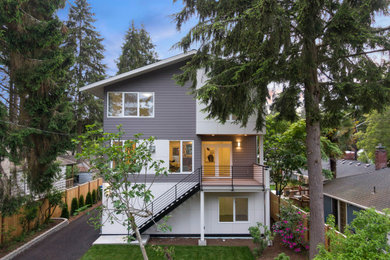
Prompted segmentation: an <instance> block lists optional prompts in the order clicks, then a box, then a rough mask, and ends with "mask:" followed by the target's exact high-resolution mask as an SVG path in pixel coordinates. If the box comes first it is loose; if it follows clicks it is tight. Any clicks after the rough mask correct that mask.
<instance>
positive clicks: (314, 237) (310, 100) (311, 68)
mask: <svg viewBox="0 0 390 260" xmlns="http://www.w3.org/2000/svg"><path fill="white" fill-rule="evenodd" d="M305 5H306V6H305V7H304V10H303V11H302V17H304V18H303V19H302V20H301V23H302V31H303V38H304V39H303V49H302V57H303V60H302V62H303V75H302V76H303V77H304V87H305V92H304V95H305V113H306V153H307V168H308V172H309V196H310V230H309V232H310V241H309V242H310V250H309V257H310V259H313V258H314V257H315V255H316V254H317V253H318V250H317V246H318V245H319V244H325V223H324V202H323V182H322V165H321V146H320V134H321V133H320V119H321V112H320V105H319V104H320V99H321V95H320V86H319V83H318V73H317V66H318V57H317V46H316V35H317V28H316V24H318V21H317V19H318V17H319V13H320V7H319V5H320V3H319V2H318V1H305Z"/></svg>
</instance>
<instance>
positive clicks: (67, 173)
mask: <svg viewBox="0 0 390 260" xmlns="http://www.w3.org/2000/svg"><path fill="white" fill-rule="evenodd" d="M72 169H73V171H72ZM78 173H79V168H78V167H75V166H73V165H71V166H69V165H68V166H66V169H65V176H66V178H67V179H70V178H72V177H74V176H76V175H77V174H78Z"/></svg>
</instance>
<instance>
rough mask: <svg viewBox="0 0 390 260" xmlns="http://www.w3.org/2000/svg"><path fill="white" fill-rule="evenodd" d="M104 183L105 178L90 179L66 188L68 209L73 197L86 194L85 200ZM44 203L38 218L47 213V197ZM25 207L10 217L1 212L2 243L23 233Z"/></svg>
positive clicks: (65, 199) (0, 238)
mask: <svg viewBox="0 0 390 260" xmlns="http://www.w3.org/2000/svg"><path fill="white" fill-rule="evenodd" d="M102 184H103V179H102V178H99V179H96V180H93V181H90V182H88V183H84V184H82V185H80V186H77V187H73V188H70V189H66V190H65V191H64V202H65V203H66V204H67V205H68V209H69V210H70V208H71V203H72V199H73V198H77V199H78V198H79V197H80V195H83V196H84V200H85V198H86V196H87V194H88V192H91V193H92V191H93V190H97V188H98V187H99V186H100V185H102ZM43 203H44V204H43V205H42V207H41V212H38V218H37V219H43V217H42V216H43V215H44V214H45V211H46V210H47V209H48V207H49V204H48V201H47V200H46V199H45V200H43ZM23 210H24V209H23V208H22V209H21V210H20V212H19V213H18V214H15V215H12V216H10V217H4V218H3V216H2V215H1V212H0V223H1V224H0V244H2V243H3V242H5V240H6V239H7V238H11V237H17V236H20V235H21V234H22V233H23V225H22V224H21V223H20V219H21V218H22V217H23V213H22V212H23ZM61 211H62V210H61V208H60V207H57V208H56V209H55V211H54V214H53V216H52V217H53V218H56V217H60V216H61ZM37 219H36V220H35V221H33V222H32V223H31V226H33V225H34V224H36V221H37Z"/></svg>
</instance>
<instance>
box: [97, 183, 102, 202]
mask: <svg viewBox="0 0 390 260" xmlns="http://www.w3.org/2000/svg"><path fill="white" fill-rule="evenodd" d="M97 195H98V201H101V200H102V199H103V188H102V186H100V187H99V188H98V192H97Z"/></svg>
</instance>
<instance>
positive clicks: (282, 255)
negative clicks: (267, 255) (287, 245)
mask: <svg viewBox="0 0 390 260" xmlns="http://www.w3.org/2000/svg"><path fill="white" fill-rule="evenodd" d="M274 260H290V257H289V256H288V255H286V254H285V253H280V254H279V255H278V256H277V257H275V258H274Z"/></svg>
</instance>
